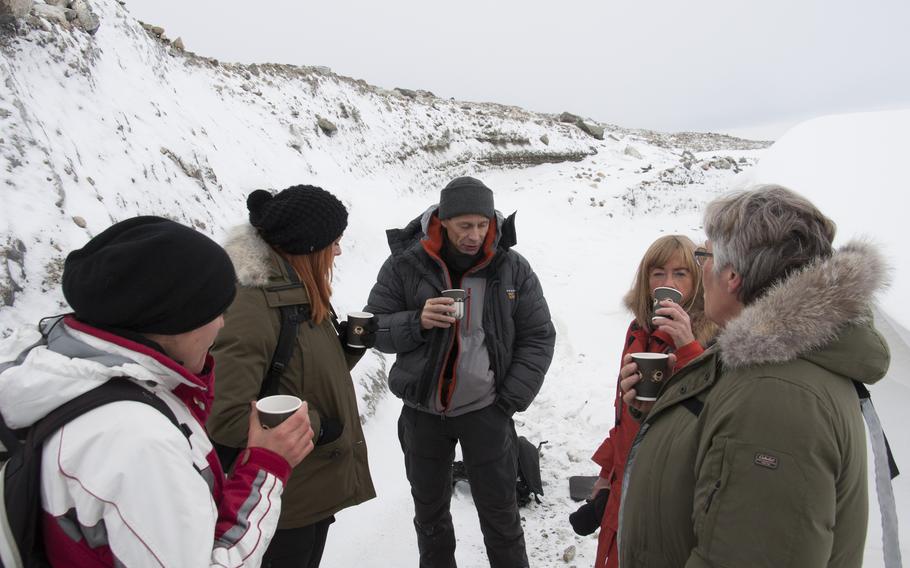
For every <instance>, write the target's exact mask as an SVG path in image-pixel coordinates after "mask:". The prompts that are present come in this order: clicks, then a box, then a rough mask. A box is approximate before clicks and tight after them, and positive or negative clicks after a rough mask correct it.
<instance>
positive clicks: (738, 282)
mask: <svg viewBox="0 0 910 568" xmlns="http://www.w3.org/2000/svg"><path fill="white" fill-rule="evenodd" d="M742 287H743V277H742V276H740V275H739V273H737V272H733V271H732V270H731V271H730V274H729V275H728V276H727V292H729V293H730V294H732V295H738V294H739V290H740V288H742Z"/></svg>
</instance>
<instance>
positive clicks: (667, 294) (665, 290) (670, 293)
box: [651, 286, 683, 321]
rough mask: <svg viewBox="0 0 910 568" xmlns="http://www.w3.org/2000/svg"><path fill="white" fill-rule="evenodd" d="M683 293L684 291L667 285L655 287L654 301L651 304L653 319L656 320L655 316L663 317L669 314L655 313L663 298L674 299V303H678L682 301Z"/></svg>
mask: <svg viewBox="0 0 910 568" xmlns="http://www.w3.org/2000/svg"><path fill="white" fill-rule="evenodd" d="M682 299H683V295H682V292H680V291H679V290H677V289H676V288H669V287H667V286H661V287H659V288H655V289H654V303H653V304H652V306H651V321H654V318H662V317H667V316H662V315H658V314H656V313H654V312H655V311H656V310H657V309H658V308H660V307H661V306H660V303H661V302H662V301H663V300H673V302H674V303H676V304H678V303H680V302H682Z"/></svg>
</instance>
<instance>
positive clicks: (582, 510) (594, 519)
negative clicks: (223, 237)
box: [569, 487, 610, 536]
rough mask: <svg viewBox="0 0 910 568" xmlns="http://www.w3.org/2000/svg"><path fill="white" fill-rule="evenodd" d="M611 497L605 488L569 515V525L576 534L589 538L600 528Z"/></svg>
mask: <svg viewBox="0 0 910 568" xmlns="http://www.w3.org/2000/svg"><path fill="white" fill-rule="evenodd" d="M609 496H610V490H609V489H607V488H606V487H605V488H603V489H601V490H600V491H598V492H597V495H595V496H594V499H593V500H592V499H588V500H586V501H585V504H584V505H582V506H581V507H579V508H578V510H577V511H575V512H574V513H572V514H571V515H569V523H571V524H572V530H574V531H575V533H576V534H579V535H581V536H588V535H589V534H591V533H593V532H594V531H596V530H597V529H599V528H600V521H601V520H602V519H603V517H604V509H605V508H606V506H607V498H608V497H609Z"/></svg>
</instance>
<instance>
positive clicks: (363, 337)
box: [338, 318, 379, 351]
mask: <svg viewBox="0 0 910 568" xmlns="http://www.w3.org/2000/svg"><path fill="white" fill-rule="evenodd" d="M377 329H379V326H378V325H377V324H376V318H371V319H370V321H368V322H367V323H366V324H364V325H363V328H362V330H363V331H362V333H361V334H360V343H362V344H363V347H364V348H366V349H370V348H371V347H373V346H374V345H376V330H377ZM352 333H353V331H352V330H351V329H350V326H349V325H348V322H347V320H345V321H342V322H339V323H338V339H339V340H340V341H341V346H342V347H344V348H345V350H347V351H351V350H355V351H359V350H360V349H361V348H360V347H351V346H350V345H348V337H349V336H350V334H352Z"/></svg>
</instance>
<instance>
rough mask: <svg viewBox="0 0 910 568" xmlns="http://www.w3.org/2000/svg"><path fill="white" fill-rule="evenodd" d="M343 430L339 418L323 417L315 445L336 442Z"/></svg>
mask: <svg viewBox="0 0 910 568" xmlns="http://www.w3.org/2000/svg"><path fill="white" fill-rule="evenodd" d="M342 430H343V428H342V427H341V422H340V421H339V420H338V419H337V418H323V419H322V426H320V428H319V435H318V436H317V437H316V442H315V445H316V446H322V445H323V444H328V443H331V442H334V441H335V440H337V439H338V437H339V436H341V432H342Z"/></svg>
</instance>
